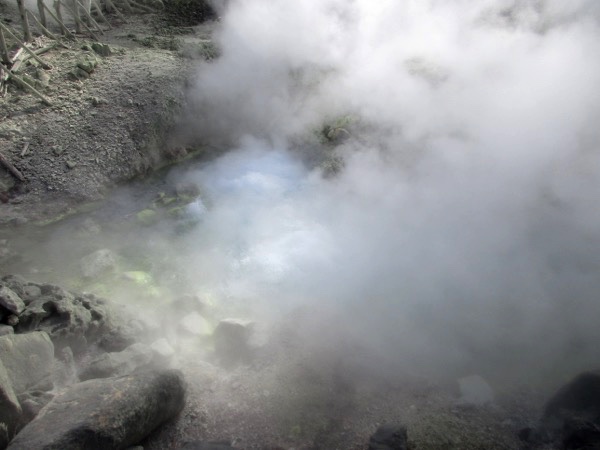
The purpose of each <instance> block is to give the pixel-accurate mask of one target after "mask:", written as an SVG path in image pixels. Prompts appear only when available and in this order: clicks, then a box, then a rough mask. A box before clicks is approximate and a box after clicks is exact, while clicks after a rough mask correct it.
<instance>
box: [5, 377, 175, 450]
mask: <svg viewBox="0 0 600 450" xmlns="http://www.w3.org/2000/svg"><path fill="white" fill-rule="evenodd" d="M185 391H186V387H185V381H184V379H183V375H182V374H181V373H180V372H179V371H175V370H166V371H152V372H144V373H137V374H133V375H128V376H125V377H120V378H109V379H101V380H89V381H85V382H83V383H79V384H76V385H73V386H71V387H70V388H69V389H67V390H66V391H64V392H62V393H60V394H58V395H57V396H56V397H55V398H54V399H53V400H52V401H51V402H50V403H49V404H48V405H47V406H46V408H45V409H44V411H43V414H41V415H40V416H38V417H37V418H36V419H35V420H33V421H32V422H30V423H29V424H28V425H27V426H26V427H25V428H23V430H22V431H21V432H20V433H19V434H18V436H17V437H16V438H15V439H14V440H13V441H12V442H11V444H10V446H9V447H8V448H9V449H10V450H29V449H34V448H39V449H42V448H46V449H51V448H53V449H70V450H79V449H80V450H94V449H97V450H100V449H110V448H115V449H116V448H127V447H128V446H131V445H134V444H137V443H139V442H140V441H142V440H143V439H144V438H145V437H146V436H148V434H150V432H152V431H153V430H154V429H155V428H156V427H157V426H159V425H160V424H161V423H163V422H165V421H166V420H169V419H171V418H173V417H174V416H175V415H177V414H178V413H179V412H180V411H181V409H182V408H183V406H184V402H185Z"/></svg>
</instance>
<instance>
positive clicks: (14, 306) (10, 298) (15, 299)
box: [0, 285, 25, 315]
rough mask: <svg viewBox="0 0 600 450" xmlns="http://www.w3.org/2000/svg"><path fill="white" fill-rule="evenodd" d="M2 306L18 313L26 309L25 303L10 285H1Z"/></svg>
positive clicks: (0, 302)
mask: <svg viewBox="0 0 600 450" xmlns="http://www.w3.org/2000/svg"><path fill="white" fill-rule="evenodd" d="M0 307H2V308H4V309H6V310H7V311H9V312H11V313H13V314H17V315H18V314H21V312H23V310H24V309H25V303H24V302H23V300H22V299H21V297H19V296H18V295H17V293H16V292H15V291H13V290H12V289H10V288H9V287H8V286H2V285H0Z"/></svg>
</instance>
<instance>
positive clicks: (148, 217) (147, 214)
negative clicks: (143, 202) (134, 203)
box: [135, 209, 158, 226]
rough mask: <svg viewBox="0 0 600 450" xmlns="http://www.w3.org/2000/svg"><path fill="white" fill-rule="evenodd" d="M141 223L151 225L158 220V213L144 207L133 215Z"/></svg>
mask: <svg viewBox="0 0 600 450" xmlns="http://www.w3.org/2000/svg"><path fill="white" fill-rule="evenodd" d="M135 217H136V219H137V220H138V222H140V224H142V225H146V226H148V225H153V224H155V223H156V222H157V221H158V214H157V213H156V211H154V210H153V209H144V210H142V211H140V212H139V213H137V214H136V215H135Z"/></svg>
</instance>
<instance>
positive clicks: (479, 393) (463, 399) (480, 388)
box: [458, 375, 494, 406]
mask: <svg viewBox="0 0 600 450" xmlns="http://www.w3.org/2000/svg"><path fill="white" fill-rule="evenodd" d="M458 386H459V389H460V395H461V396H460V398H459V399H458V402H459V403H460V404H469V405H477V406H481V405H485V404H487V403H491V402H493V401H494V390H493V389H492V388H491V386H490V385H489V384H488V383H487V381H485V380H484V379H483V378H482V377H481V376H479V375H469V376H468V377H464V378H461V379H459V380H458Z"/></svg>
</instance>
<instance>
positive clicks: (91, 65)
mask: <svg viewBox="0 0 600 450" xmlns="http://www.w3.org/2000/svg"><path fill="white" fill-rule="evenodd" d="M97 65H98V60H97V59H96V58H95V57H93V56H86V57H85V58H82V59H80V60H79V61H77V67H78V68H79V69H81V70H83V71H85V72H87V73H88V74H91V73H92V72H93V71H94V69H95V68H96V66H97Z"/></svg>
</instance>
